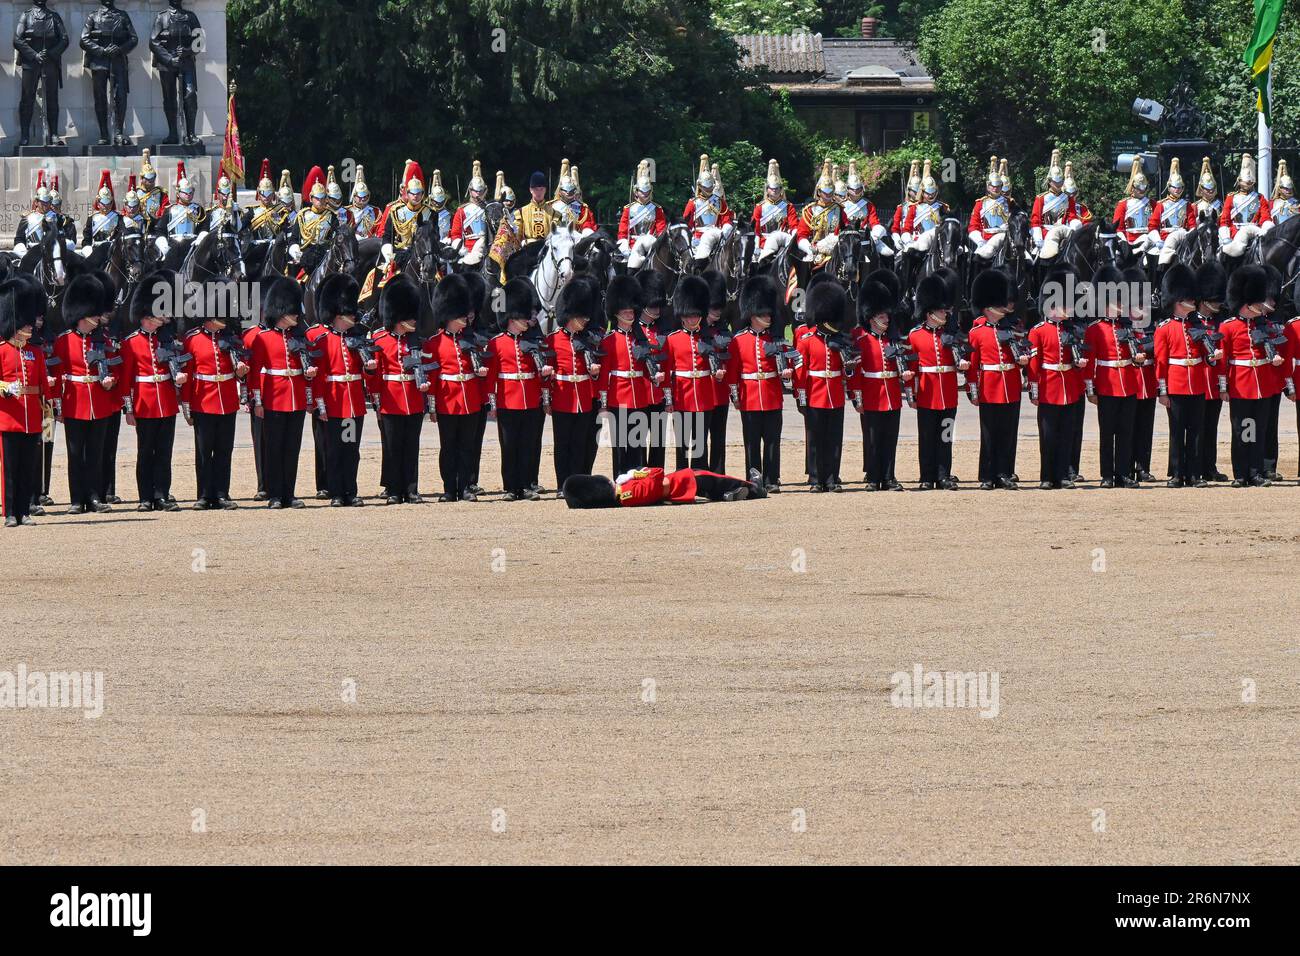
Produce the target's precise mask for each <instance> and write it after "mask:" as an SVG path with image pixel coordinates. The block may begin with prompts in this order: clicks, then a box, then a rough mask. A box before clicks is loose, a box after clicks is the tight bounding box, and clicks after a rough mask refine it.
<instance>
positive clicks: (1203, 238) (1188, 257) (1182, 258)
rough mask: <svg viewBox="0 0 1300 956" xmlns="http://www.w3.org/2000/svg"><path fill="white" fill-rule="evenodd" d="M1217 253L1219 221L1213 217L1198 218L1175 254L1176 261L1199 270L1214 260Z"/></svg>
mask: <svg viewBox="0 0 1300 956" xmlns="http://www.w3.org/2000/svg"><path fill="white" fill-rule="evenodd" d="M1218 252H1219V221H1218V219H1216V218H1215V217H1214V216H1212V215H1211V216H1204V215H1202V216H1199V217H1197V220H1196V225H1195V226H1193V227H1192V229H1191V230H1190V231H1189V232H1188V234H1187V235H1186V236H1185V237H1184V238H1183V241H1182V242H1181V243H1180V244H1179V246H1178V251H1177V253H1176V254H1175V257H1176V258H1177V260H1178V261H1179V262H1181V263H1183V264H1184V265H1187V266H1189V267H1190V268H1192V269H1199V268H1200V267H1201V266H1203V265H1205V263H1207V262H1211V261H1213V260H1214V258H1215V256H1217V255H1218Z"/></svg>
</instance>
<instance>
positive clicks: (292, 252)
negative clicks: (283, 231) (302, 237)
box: [289, 242, 302, 262]
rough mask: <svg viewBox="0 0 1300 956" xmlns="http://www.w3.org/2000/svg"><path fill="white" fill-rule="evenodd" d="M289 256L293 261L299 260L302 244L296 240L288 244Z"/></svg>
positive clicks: (300, 258)
mask: <svg viewBox="0 0 1300 956" xmlns="http://www.w3.org/2000/svg"><path fill="white" fill-rule="evenodd" d="M289 258H290V259H292V260H293V261H294V262H301V261H302V246H300V245H298V243H296V242H295V243H293V244H292V245H291V246H289Z"/></svg>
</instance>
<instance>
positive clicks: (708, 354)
mask: <svg viewBox="0 0 1300 956" xmlns="http://www.w3.org/2000/svg"><path fill="white" fill-rule="evenodd" d="M721 338H722V336H713V335H701V336H700V340H699V342H698V343H697V344H696V349H697V350H698V351H699V353H700V355H701V356H703V357H704V358H705V359H706V360H707V361H708V363H709V371H710V372H712V373H713V374H714V375H717V374H718V370H719V369H722V368H725V367H726V362H727V353H728V349H729V347H730V344H731V339H730V338H728V339H727V340H726V341H727V345H726V346H722V347H719V344H718V343H719V340H720V339H721Z"/></svg>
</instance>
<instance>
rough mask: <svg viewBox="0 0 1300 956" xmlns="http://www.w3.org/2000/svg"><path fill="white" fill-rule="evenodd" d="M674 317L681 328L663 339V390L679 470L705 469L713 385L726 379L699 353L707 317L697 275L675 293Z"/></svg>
mask: <svg viewBox="0 0 1300 956" xmlns="http://www.w3.org/2000/svg"><path fill="white" fill-rule="evenodd" d="M673 313H674V314H675V316H676V317H677V321H678V322H680V323H681V327H680V328H678V329H677V330H676V331H674V332H670V333H669V334H668V337H667V338H665V339H664V363H665V364H664V375H665V382H664V384H665V387H666V388H668V389H669V390H670V391H671V394H672V404H673V412H674V423H675V424H676V425H677V426H678V427H677V467H678V469H679V470H680V469H682V468H686V467H688V465H689V467H691V468H703V467H704V466H705V465H706V464H707V463H708V460H709V451H708V436H709V424H710V422H711V421H712V419H713V409H714V408H715V407H716V405H717V391H716V390H715V388H714V381H715V375H716V381H719V382H720V381H721V380H722V379H723V378H725V377H726V369H725V367H724V368H722V369H720V370H719V371H718V372H717V373H715V372H714V371H713V370H712V369H711V368H710V367H709V361H708V359H707V358H706V357H705V355H704V353H703V352H702V351H701V349H700V343H701V340H702V338H703V331H702V329H701V326H702V324H703V322H704V318H705V316H707V315H708V314H709V284H708V283H707V282H705V281H704V280H703V279H701V278H700V277H699V276H686V277H684V278H683V279H681V281H679V282H678V283H677V290H676V292H675V293H674V294H673Z"/></svg>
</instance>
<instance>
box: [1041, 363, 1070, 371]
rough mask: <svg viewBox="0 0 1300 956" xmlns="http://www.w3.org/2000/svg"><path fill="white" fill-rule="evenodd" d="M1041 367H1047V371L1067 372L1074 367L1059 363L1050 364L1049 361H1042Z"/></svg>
mask: <svg viewBox="0 0 1300 956" xmlns="http://www.w3.org/2000/svg"><path fill="white" fill-rule="evenodd" d="M1043 368H1045V369H1047V370H1048V371H1049V372H1068V371H1070V369H1072V368H1074V366H1073V365H1060V364H1057V365H1052V364H1051V363H1050V362H1044V363H1043Z"/></svg>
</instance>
